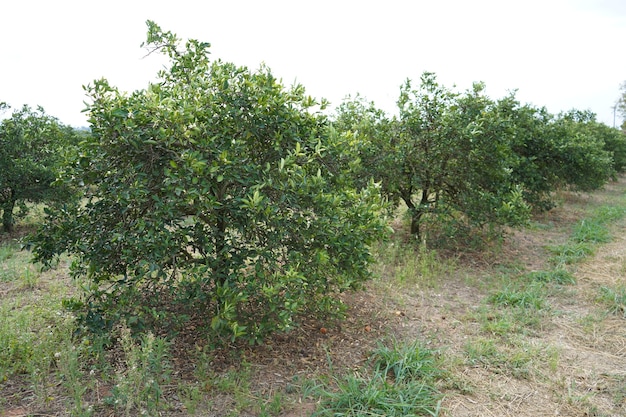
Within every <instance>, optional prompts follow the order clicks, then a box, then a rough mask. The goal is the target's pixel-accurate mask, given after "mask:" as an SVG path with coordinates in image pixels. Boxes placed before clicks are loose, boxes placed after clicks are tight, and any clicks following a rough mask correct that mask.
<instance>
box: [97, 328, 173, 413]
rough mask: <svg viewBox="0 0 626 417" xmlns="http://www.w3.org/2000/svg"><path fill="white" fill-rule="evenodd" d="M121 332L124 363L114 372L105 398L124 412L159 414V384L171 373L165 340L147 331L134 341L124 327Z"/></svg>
mask: <svg viewBox="0 0 626 417" xmlns="http://www.w3.org/2000/svg"><path fill="white" fill-rule="evenodd" d="M120 333H121V337H120V343H121V345H122V349H123V350H124V354H125V362H126V363H125V365H126V366H125V369H124V370H123V371H120V372H118V373H117V384H116V385H115V386H114V387H113V391H112V395H111V397H110V398H109V399H108V402H109V403H110V404H112V405H113V406H115V408H116V409H118V410H119V411H122V412H123V413H124V415H126V416H130V415H138V414H141V415H158V414H159V411H160V409H161V408H162V407H163V404H162V397H163V390H162V385H163V384H164V383H167V382H168V381H169V376H170V370H169V363H168V352H167V342H166V341H165V340H164V339H161V338H159V337H155V336H154V335H152V334H151V333H148V334H145V335H143V336H142V337H141V338H140V340H139V343H136V342H135V340H134V339H133V337H132V336H131V333H130V329H128V328H127V327H123V328H121V330H120Z"/></svg>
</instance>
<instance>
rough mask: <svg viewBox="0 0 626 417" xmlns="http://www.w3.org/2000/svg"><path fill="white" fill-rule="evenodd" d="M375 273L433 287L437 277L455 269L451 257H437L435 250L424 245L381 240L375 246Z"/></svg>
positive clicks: (410, 283)
mask: <svg viewBox="0 0 626 417" xmlns="http://www.w3.org/2000/svg"><path fill="white" fill-rule="evenodd" d="M376 252H377V258H378V260H379V262H378V263H377V265H378V268H379V271H377V275H380V276H385V277H393V279H395V280H396V281H397V282H399V283H400V284H402V285H406V286H410V287H413V288H419V287H424V288H434V287H436V285H437V283H438V281H439V279H440V278H441V277H442V276H445V275H446V274H449V273H450V272H451V271H453V270H454V268H455V266H454V264H453V262H452V261H450V260H444V259H441V258H440V257H439V255H438V254H437V251H435V250H431V249H428V248H427V247H426V246H425V245H423V244H422V245H419V247H416V246H415V245H411V244H407V245H398V244H397V242H390V243H381V244H380V245H379V246H378V248H377V251H376Z"/></svg>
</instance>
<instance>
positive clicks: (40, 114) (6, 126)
mask: <svg viewBox="0 0 626 417" xmlns="http://www.w3.org/2000/svg"><path fill="white" fill-rule="evenodd" d="M0 110H3V111H7V110H8V106H7V105H6V104H0ZM78 138H79V135H78V133H77V132H75V131H74V130H73V129H72V128H71V127H68V126H64V125H62V124H61V123H60V122H59V121H58V120H57V119H55V118H54V117H52V116H49V115H47V114H46V113H45V111H44V110H43V109H42V108H38V109H37V110H33V109H31V108H30V107H28V106H24V107H22V108H21V109H19V110H16V111H14V112H12V114H11V115H10V117H7V118H5V119H3V120H2V121H1V122H0V167H1V169H0V212H1V213H2V224H3V229H4V230H5V231H7V232H10V231H12V230H13V227H14V224H15V218H14V212H15V209H16V208H17V207H19V208H20V210H19V214H20V215H22V216H23V215H25V214H26V213H27V211H28V207H27V205H26V202H29V201H30V202H40V201H51V200H55V199H56V200H63V199H66V198H68V197H69V191H68V189H66V188H64V187H53V183H54V182H55V179H56V176H57V173H58V172H59V170H60V169H62V165H63V163H64V160H65V155H66V153H67V152H69V150H70V149H73V145H75V144H76V143H77V141H78Z"/></svg>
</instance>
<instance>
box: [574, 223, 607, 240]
mask: <svg viewBox="0 0 626 417" xmlns="http://www.w3.org/2000/svg"><path fill="white" fill-rule="evenodd" d="M570 239H571V240H572V241H573V242H575V243H606V242H610V241H611V235H610V234H609V229H607V227H606V226H605V225H604V224H603V223H602V222H600V221H598V220H596V219H593V218H592V219H586V220H581V221H580V222H579V223H578V224H577V225H576V226H575V227H574V232H573V233H572V236H571V238H570Z"/></svg>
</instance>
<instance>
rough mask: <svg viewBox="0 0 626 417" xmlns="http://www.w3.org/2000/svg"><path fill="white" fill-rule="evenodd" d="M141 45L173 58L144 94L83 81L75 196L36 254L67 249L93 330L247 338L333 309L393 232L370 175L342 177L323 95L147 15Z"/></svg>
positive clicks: (339, 149)
mask: <svg viewBox="0 0 626 417" xmlns="http://www.w3.org/2000/svg"><path fill="white" fill-rule="evenodd" d="M147 46H148V47H150V48H151V49H152V50H153V51H159V52H161V53H164V54H165V55H167V56H168V57H169V59H170V67H169V69H167V70H163V71H162V72H160V74H159V80H158V81H157V82H155V83H153V84H150V85H149V86H148V88H147V89H146V90H141V91H135V92H134V93H132V94H124V93H122V92H120V91H118V90H117V89H116V88H114V87H113V86H111V85H110V84H109V83H108V82H107V81H106V80H99V81H96V82H95V83H94V84H93V85H91V86H89V87H88V93H89V96H90V98H91V104H90V105H89V109H88V110H89V115H90V123H91V128H92V136H91V137H90V138H89V140H88V141H87V142H86V143H85V144H84V147H83V152H82V154H81V156H80V158H79V159H78V161H77V164H76V169H75V171H74V173H73V175H72V176H71V177H68V178H65V180H66V181H70V182H71V183H73V184H76V185H78V184H80V185H82V190H83V192H84V201H83V204H81V205H75V206H66V207H64V208H57V209H56V210H51V211H50V212H49V216H48V218H47V221H46V223H45V225H44V226H43V227H42V228H41V230H40V231H39V233H38V234H37V235H36V236H34V238H33V242H34V243H35V246H36V249H35V253H36V258H37V260H40V261H43V262H46V263H50V262H51V261H52V260H53V259H54V258H55V257H57V256H58V255H59V254H61V253H63V252H69V253H71V254H73V255H75V257H76V261H75V263H74V265H73V272H74V274H75V275H76V276H78V277H84V278H86V279H87V282H88V284H87V285H86V288H87V294H86V297H85V298H84V299H83V300H75V301H74V303H73V306H74V307H75V308H76V309H77V310H79V311H80V312H81V314H82V317H83V321H84V323H85V324H87V325H89V326H91V327H92V328H104V329H107V328H110V327H111V326H112V325H113V324H114V323H115V322H117V321H120V320H122V321H125V322H126V323H127V324H128V325H130V326H131V327H133V328H134V329H141V328H142V327H144V326H147V325H150V324H153V323H158V325H159V326H163V325H164V323H166V321H167V320H168V319H172V320H176V321H177V322H180V321H181V320H183V321H184V320H186V319H196V320H200V321H201V322H202V321H205V322H206V323H207V326H210V328H211V329H212V331H213V332H214V334H216V335H222V336H229V337H231V338H232V339H236V338H239V337H244V338H247V339H248V340H250V341H254V340H258V338H259V337H263V336H264V335H266V334H267V333H269V332H271V331H275V330H284V329H287V328H289V327H290V326H291V325H292V322H293V320H294V319H295V318H296V316H297V315H298V314H303V313H305V312H307V313H311V312H313V313H315V312H322V313H332V312H336V311H337V308H338V307H339V304H338V302H337V298H336V294H337V293H339V292H342V291H344V290H347V289H352V288H357V287H359V286H360V284H361V283H362V282H363V281H364V280H365V279H367V278H368V276H369V272H368V271H369V269H368V264H369V263H370V261H371V257H370V252H369V244H370V243H372V242H373V241H375V240H377V239H380V238H381V237H382V235H383V234H384V232H385V230H386V228H385V223H384V220H383V218H382V217H381V215H380V214H381V211H382V203H381V199H380V193H379V191H378V189H377V188H376V187H375V185H374V184H371V183H370V184H369V185H366V186H364V187H363V188H361V189H359V190H356V189H354V188H353V187H349V186H347V184H350V181H344V180H343V179H342V178H343V177H344V176H345V175H347V173H345V172H343V171H342V170H341V169H340V167H339V166H337V165H336V164H333V160H334V156H333V155H337V156H338V157H339V156H340V155H342V154H344V156H345V154H349V153H350V152H351V150H350V149H349V148H348V143H347V142H345V141H342V140H341V138H339V137H336V136H335V137H331V135H329V130H328V128H327V123H326V118H325V117H324V116H323V115H322V114H321V113H320V109H321V108H322V107H323V105H324V103H318V102H316V101H315V100H313V99H312V98H311V97H309V96H307V95H306V94H305V91H304V89H303V87H301V86H299V85H296V86H293V87H292V88H289V89H286V88H285V87H283V86H282V85H281V83H280V82H279V81H278V80H277V79H276V78H274V76H273V75H272V74H271V72H270V71H269V69H267V68H265V67H262V68H260V69H259V70H258V71H256V72H251V71H250V70H248V69H247V68H243V67H238V66H235V65H233V64H230V63H225V62H221V61H219V60H218V61H210V60H209V58H208V56H209V53H208V48H209V44H207V43H203V42H199V41H196V40H190V41H188V42H187V43H186V45H185V47H184V49H181V48H180V44H179V41H178V39H176V37H175V36H174V35H173V34H171V33H170V32H163V31H162V30H161V29H160V28H159V27H158V26H157V25H156V24H154V23H151V22H149V34H148V41H147ZM169 313H171V314H169Z"/></svg>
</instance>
